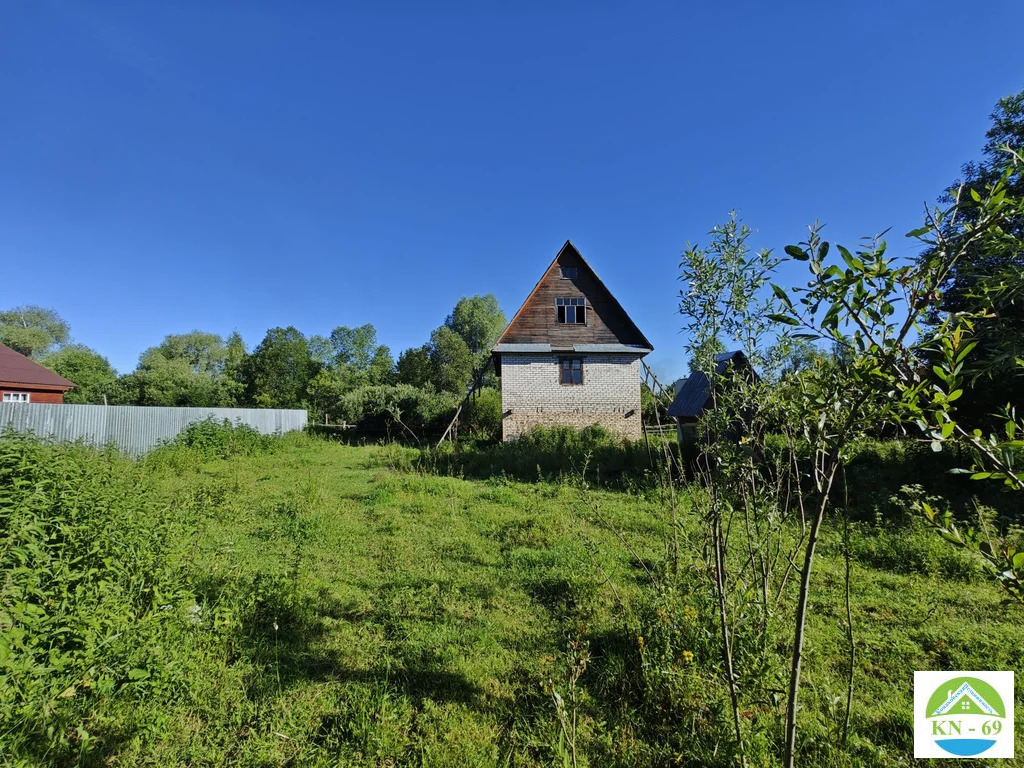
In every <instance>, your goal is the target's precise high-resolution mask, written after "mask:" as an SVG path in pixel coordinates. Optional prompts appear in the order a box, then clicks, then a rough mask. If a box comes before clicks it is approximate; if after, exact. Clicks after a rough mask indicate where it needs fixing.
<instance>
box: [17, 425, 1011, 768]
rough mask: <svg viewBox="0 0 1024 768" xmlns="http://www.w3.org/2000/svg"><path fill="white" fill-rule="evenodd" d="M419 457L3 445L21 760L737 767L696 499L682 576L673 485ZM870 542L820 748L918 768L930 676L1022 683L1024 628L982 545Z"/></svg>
mask: <svg viewBox="0 0 1024 768" xmlns="http://www.w3.org/2000/svg"><path fill="white" fill-rule="evenodd" d="M204 429H205V428H204ZM218 429H220V428H218ZM183 442H185V441H183ZM414 453H415V450H414V449H409V448H402V447H398V446H396V447H394V448H390V449H384V448H374V447H350V446H345V445H340V444H338V443H335V442H327V441H320V440H315V439H311V438H308V437H302V436H291V437H287V438H279V439H277V440H276V442H275V444H274V445H273V448H272V452H269V453H268V452H257V453H251V454H247V455H243V454H242V453H236V454H235V455H233V456H232V458H230V459H228V460H223V459H212V460H210V461H202V460H198V459H197V456H196V454H195V450H194V448H190V447H188V446H186V445H176V446H168V447H166V448H164V449H162V450H160V451H158V452H156V453H154V454H152V455H151V456H149V457H147V458H145V459H143V460H140V461H138V462H132V461H129V460H127V459H124V458H122V457H120V456H118V455H116V454H112V453H108V452H102V451H95V450H91V449H86V448H81V447H77V446H52V445H44V444H39V443H35V442H32V441H29V440H25V439H21V438H16V439H12V438H5V439H4V440H2V441H0V454H2V459H0V472H2V473H3V474H2V480H3V482H2V483H0V489H3V490H2V491H0V516H2V517H0V519H2V521H3V528H2V533H3V537H4V549H3V552H4V558H5V562H4V566H5V572H6V573H8V574H11V576H10V577H8V578H7V580H6V581H5V582H4V592H3V595H2V601H0V605H2V614H0V615H2V621H3V633H2V637H3V638H4V643H5V645H4V646H3V649H4V652H3V656H2V660H0V664H2V666H0V675H2V678H3V679H2V680H0V690H3V691H4V694H3V696H4V698H3V699H2V709H0V734H3V735H2V736H0V740H2V745H3V749H2V750H0V751H2V753H3V755H4V756H5V759H6V761H7V764H21V765H40V766H41V765H47V766H53V765H56V766H60V765H86V766H88V765H103V764H108V763H111V762H113V763H115V764H122V765H137V764H161V765H175V764H180V765H236V766H255V765H285V764H293V765H310V766H316V765H323V766H338V765H342V766H344V765H351V766H363V765H389V764H390V765H424V766H426V765H430V766H464V765H479V766H488V765H492V766H499V765H500V766H505V765H517V766H547V765H552V764H562V763H563V762H564V761H571V760H572V759H573V755H575V760H576V763H577V765H581V766H583V765H590V766H597V765H600V766H637V767H638V768H639V766H650V765H666V764H674V763H676V762H679V761H680V760H681V761H683V762H692V763H697V764H702V765H723V766H724V765H731V764H732V757H731V751H730V749H729V748H728V744H729V743H730V741H731V737H730V733H731V730H732V726H731V717H730V715H729V705H728V701H729V699H728V690H727V687H726V685H725V683H724V678H723V677H722V675H721V660H720V655H719V654H718V652H717V649H716V645H715V641H714V638H715V637H716V634H717V626H718V618H717V609H716V607H715V602H714V600H713V599H711V597H712V596H711V594H710V593H708V592H707V591H705V590H704V589H703V587H702V583H703V579H704V578H705V576H706V574H705V572H704V568H705V567H706V566H705V565H704V564H703V562H704V561H703V558H702V555H701V554H700V551H699V543H698V542H699V541H700V537H701V529H702V522H701V520H700V519H699V518H697V517H695V515H694V514H693V512H692V511H691V510H692V509H693V508H692V507H691V506H690V504H691V502H690V501H687V500H685V499H684V500H683V502H682V503H683V514H682V515H681V523H680V525H681V536H682V541H683V550H682V558H681V566H680V571H679V576H678V577H673V576H671V573H670V569H669V563H670V560H669V559H666V551H665V539H666V536H667V533H668V530H669V521H668V520H667V519H666V515H665V511H664V509H663V506H662V503H661V500H660V495H659V492H658V491H657V489H655V488H652V489H649V490H647V491H644V492H639V493H638V492H611V491H597V490H591V489H588V488H587V487H586V486H584V485H581V484H580V483H579V482H578V480H572V481H566V482H560V483H549V482H542V483H535V482H527V483H521V482H516V481H510V480H501V479H495V480H490V481H472V480H460V479H456V478H451V477H444V476H435V475H429V474H426V475H425V474H420V473H419V472H417V471H415V469H414V468H411V467H409V465H408V463H407V462H408V459H409V456H410V454H414ZM403 466H405V467H406V469H401V467H403ZM391 467H396V468H394V469H392V468H391ZM858 526H859V527H857V528H854V529H853V530H852V531H851V541H853V542H854V545H853V547H852V570H853V591H852V606H853V615H854V616H855V622H856V628H857V635H858V643H859V647H860V648H861V654H860V655H859V656H858V659H859V660H858V664H857V667H856V679H857V684H858V691H861V692H862V693H860V694H859V695H858V697H857V698H856V699H855V701H854V706H853V711H852V719H851V737H850V740H849V743H848V744H847V746H845V747H843V746H840V745H839V743H838V742H837V740H836V738H835V736H836V731H835V729H836V723H837V720H836V716H835V715H836V709H835V708H836V703H835V702H834V697H835V695H836V691H837V690H841V689H842V686H843V679H844V675H845V670H846V646H845V639H844V633H843V630H842V625H841V623H840V622H837V617H836V616H835V614H834V612H833V610H832V609H828V610H824V609H823V610H821V611H819V612H818V613H816V614H812V615H811V616H810V617H809V624H808V642H809V645H810V647H812V648H813V649H814V653H813V655H812V656H810V657H809V658H808V660H807V672H808V679H809V680H812V681H813V682H812V683H810V684H809V686H810V687H809V692H808V693H807V694H806V696H805V699H804V707H805V709H804V720H803V723H804V724H803V733H804V735H803V737H802V740H801V744H802V749H803V750H804V755H805V760H806V761H807V762H808V763H809V764H815V765H836V766H839V765H844V766H845V765H849V766H852V765H858V766H859V765H878V766H892V765H908V764H909V763H910V759H909V757H908V755H909V753H910V744H911V741H910V738H911V737H910V731H909V712H910V688H909V686H908V684H907V680H908V679H909V675H910V673H911V671H912V670H914V669H929V668H946V667H949V668H965V669H971V668H979V667H986V668H987V667H989V666H994V667H999V668H1015V667H1019V665H1020V663H1021V661H1022V657H1021V650H1020V649H1021V648H1024V627H1022V625H1021V623H1020V621H1019V620H1018V617H1016V615H1015V614H1014V613H1012V612H1009V611H1007V610H1006V608H1004V607H1002V606H1001V604H1000V601H1001V593H1000V590H999V588H998V587H997V586H995V585H994V584H993V583H992V582H991V581H990V580H989V579H988V578H987V577H986V576H985V573H984V571H983V568H982V565H981V564H980V563H979V562H978V561H977V560H975V559H974V558H972V557H971V556H970V555H968V554H966V553H962V552H957V551H956V550H953V549H951V548H949V547H948V546H947V545H946V544H945V543H944V542H942V541H941V540H939V539H938V538H936V537H934V536H933V535H932V534H931V533H930V532H929V531H928V530H924V529H920V528H903V529H900V530H898V531H896V530H892V529H890V528H889V527H886V526H876V525H875V524H873V523H863V524H858ZM844 551H845V545H844V538H843V532H842V528H841V526H831V525H826V526H824V529H823V531H822V536H821V543H820V550H819V557H820V573H821V574H822V576H821V579H820V584H819V592H818V597H817V598H816V599H817V600H819V601H820V604H821V605H822V606H839V605H841V604H842V600H843V579H842V575H841V574H842V571H843V553H844ZM781 599H782V600H783V604H784V605H788V604H790V602H791V601H792V599H793V595H792V593H787V594H784V595H783V596H782V597H781ZM736 654H737V658H738V660H739V663H738V664H737V670H738V674H740V675H741V678H740V684H741V686H748V685H751V684H752V681H753V679H754V678H755V677H757V676H761V675H763V676H765V677H766V679H767V680H769V681H772V680H776V681H777V680H778V673H779V670H780V669H782V660H783V659H782V656H781V655H780V654H781V650H780V649H779V648H777V647H773V646H771V645H768V646H764V645H763V644H748V643H746V642H740V643H738V645H737V647H736ZM556 694H557V698H556ZM559 702H560V703H559ZM740 714H741V717H742V719H743V723H744V728H745V731H746V732H747V733H748V739H749V747H748V750H747V755H748V759H749V761H750V762H751V764H763V765H769V764H773V763H774V762H775V760H776V756H777V754H778V723H779V718H780V717H781V714H782V710H781V708H780V702H779V701H778V700H777V699H773V698H772V697H771V695H769V696H768V697H767V698H765V699H764V700H763V701H760V702H750V703H749V704H747V705H745V708H744V709H743V710H742V711H741V713H740ZM1020 724H1021V720H1020V718H1018V726H1019V725H1020Z"/></svg>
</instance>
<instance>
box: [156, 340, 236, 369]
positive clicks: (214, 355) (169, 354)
mask: <svg viewBox="0 0 1024 768" xmlns="http://www.w3.org/2000/svg"><path fill="white" fill-rule="evenodd" d="M154 351H156V352H158V353H159V354H160V355H162V356H163V357H165V358H167V359H168V360H181V361H183V362H184V363H186V364H187V365H188V366H189V368H191V369H192V371H194V372H195V373H199V374H205V375H207V376H218V375H220V374H221V373H223V371H224V366H225V364H226V363H227V356H228V350H227V346H226V345H225V344H224V339H222V338H221V337H220V336H218V335H217V334H215V333H205V332H203V331H198V330H196V331H190V332H189V333H178V334H170V335H168V336H165V337H164V340H163V341H162V342H160V345H159V346H157V347H155V348H154Z"/></svg>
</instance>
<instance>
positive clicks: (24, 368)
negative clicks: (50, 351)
mask: <svg viewBox="0 0 1024 768" xmlns="http://www.w3.org/2000/svg"><path fill="white" fill-rule="evenodd" d="M74 386H75V382H73V381H68V380H67V379H65V378H64V377H63V376H58V375H57V374H56V373H54V372H53V371H51V370H50V369H49V368H44V367H43V366H41V365H40V364H39V363H37V362H35V361H34V360H30V359H29V358H27V357H25V356H24V355H22V354H19V353H18V352H15V351H14V350H13V349H11V348H10V347H5V346H4V345H3V344H0V402H4V403H63V402H64V393H65V392H67V391H68V390H69V389H71V388H72V387H74Z"/></svg>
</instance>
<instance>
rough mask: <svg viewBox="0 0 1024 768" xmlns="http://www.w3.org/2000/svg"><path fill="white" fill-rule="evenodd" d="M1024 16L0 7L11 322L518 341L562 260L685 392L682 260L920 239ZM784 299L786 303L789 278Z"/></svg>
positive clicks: (131, 353)
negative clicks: (513, 327) (469, 300)
mask: <svg viewBox="0 0 1024 768" xmlns="http://www.w3.org/2000/svg"><path fill="white" fill-rule="evenodd" d="M1019 12H1020V6H1019V3H1018V2H1010V1H1007V2H998V1H993V2H985V3H962V2H957V3H953V2H917V3H898V2H886V3H874V2H858V3H848V4H839V3H785V4H782V3H764V2H752V3H701V4H697V3H669V4H664V5H660V4H636V3H631V4H627V3H605V2H595V3H583V2H575V1H574V2H558V1H557V0H556V2H553V3H534V2H517V3H512V2H500V3H497V2H486V1H484V2H473V3H469V2H466V3H457V4H445V3H440V2H436V3H415V4H413V3H401V2H398V3H383V4H382V3H373V4H371V3H362V4H352V5H346V4H342V3H333V2H331V3H328V2H324V3H313V2H304V3H281V2H275V3H269V2H268V3H261V2H253V1H252V0H249V1H247V2H237V3H234V2H217V3H210V2H199V1H196V2H185V1H184V0H181V1H178V2H174V3H156V2H151V3H141V2H140V3H130V2H118V3H105V2H91V3H88V4H87V3H79V2H38V1H36V0H32V1H30V0H0V18H2V22H0V103H2V104H3V108H2V110H0V261H2V263H3V264H4V267H5V268H4V269H3V270H2V277H0V307H8V306H13V305H17V304H28V303H31V304H41V305H44V306H50V307H54V308H55V309H57V310H58V311H59V312H60V313H61V314H62V315H63V316H64V317H65V318H66V319H67V320H68V321H69V322H70V323H71V326H72V333H73V335H74V337H75V339H76V340H78V341H80V342H82V343H85V344H87V345H89V346H91V347H94V348H95V349H97V350H99V351H100V352H102V353H103V354H105V355H106V356H108V358H109V359H110V360H111V362H112V363H113V364H114V365H115V367H117V368H118V369H119V370H121V371H127V370H130V369H131V368H133V367H134V365H135V363H136V361H137V358H138V355H139V353H140V352H141V351H142V350H143V349H144V348H146V347H148V346H151V345H153V344H156V343H158V342H159V341H160V340H161V338H162V337H163V336H164V335H165V334H167V333H173V332H184V331H187V330H190V329H193V328H200V329H203V330H208V331H214V332H218V333H222V334H226V333H228V332H230V331H231V330H233V329H237V330H239V331H240V332H241V333H242V335H243V337H244V338H245V340H246V342H247V343H248V344H249V346H250V348H251V347H252V346H253V345H255V344H256V343H258V342H259V340H260V339H261V338H262V336H263V334H264V332H265V331H266V329H267V328H269V327H272V326H276V325H295V326H296V327H298V328H299V329H300V330H302V331H303V332H304V333H306V334H313V333H326V332H328V331H330V329H331V328H333V327H334V326H336V325H358V324H361V323H365V322H371V323H373V324H374V325H375V326H376V327H377V329H378V333H379V338H380V340H381V341H382V342H384V343H386V344H388V345H390V346H391V347H392V349H393V351H395V353H396V354H397V352H398V351H399V350H401V349H403V348H405V347H409V346H414V345H419V344H421V343H423V342H424V341H425V340H426V338H427V336H428V334H429V333H430V331H431V330H432V329H433V328H435V327H436V326H437V325H439V324H440V323H441V322H442V321H443V320H444V318H445V315H446V314H447V313H448V312H449V311H450V309H451V307H452V306H453V305H454V303H455V302H456V301H457V300H458V298H459V297H460V296H463V295H468V294H473V293H488V292H493V293H495V294H496V295H497V297H498V299H499V301H500V302H501V305H502V307H503V308H504V309H505V311H506V313H507V314H509V315H510V316H511V314H512V313H513V312H515V310H516V309H517V308H518V306H519V304H520V303H521V302H522V300H523V299H524V298H525V297H526V294H527V293H528V292H529V290H530V288H532V286H533V284H534V282H535V281H536V279H537V278H538V276H539V274H540V271H541V270H542V269H543V268H544V267H545V266H546V265H547V264H548V263H549V261H550V260H551V258H552V257H553V256H554V254H555V253H556V252H557V250H558V249H559V247H560V246H561V245H562V243H563V242H564V241H565V240H566V238H571V239H572V240H573V242H574V243H575V244H576V245H577V246H578V247H579V248H580V250H581V251H582V252H583V254H584V256H586V257H587V258H588V260H589V261H590V262H591V264H592V265H593V266H594V267H595V269H596V270H597V271H598V273H599V274H600V275H601V276H602V278H603V279H604V280H605V282H606V283H607V284H608V286H609V287H610V288H611V290H612V291H613V292H614V293H615V294H616V295H617V297H618V298H619V300H620V301H621V302H622V304H623V305H624V306H625V307H626V309H627V311H629V312H630V314H631V315H632V316H633V318H634V320H636V322H637V324H638V325H639V326H640V328H641V329H642V330H643V331H644V333H645V334H646V335H647V336H648V337H649V338H650V339H651V340H652V342H653V343H654V345H655V346H656V348H657V349H656V351H655V353H654V354H653V355H652V356H651V358H650V359H649V360H650V362H651V363H652V364H653V365H654V367H655V369H656V370H657V371H658V372H659V373H660V374H662V375H663V376H665V377H666V378H669V379H671V378H673V377H675V376H676V375H678V374H681V373H682V372H684V370H685V368H686V363H685V359H686V356H685V354H684V352H683V349H682V347H683V343H684V339H683V338H682V337H681V335H680V334H679V332H678V328H679V326H680V318H679V317H678V315H676V314H675V312H676V293H677V291H678V284H677V281H676V275H677V267H678V261H679V253H680V252H681V250H682V248H683V246H684V245H685V243H686V242H687V241H701V240H702V239H703V238H704V233H706V232H707V230H709V229H710V228H711V227H712V226H713V225H714V224H715V223H717V222H720V221H723V220H724V219H725V218H726V216H727V215H728V212H729V211H730V210H731V209H733V208H737V209H739V210H740V212H741V215H742V216H743V218H744V220H745V221H746V222H747V223H748V224H750V225H751V226H752V227H754V228H755V229H756V230H757V235H756V237H755V239H754V243H755V245H757V246H763V247H771V248H779V249H781V248H782V246H784V245H786V244H787V243H791V242H796V241H798V240H800V239H801V237H802V236H803V235H804V234H805V231H806V230H805V227H806V225H807V224H808V223H810V222H811V221H813V220H815V219H820V220H821V221H823V222H825V223H826V224H827V229H826V233H827V234H828V235H829V237H831V238H832V239H835V240H839V241H841V242H850V241H853V240H855V239H856V238H858V237H860V236H862V235H867V234H873V233H874V232H877V231H881V230H883V229H885V228H886V227H890V226H891V227H893V236H892V237H891V238H890V242H891V247H893V248H895V249H897V252H898V253H904V252H905V253H907V254H910V253H912V252H913V248H912V245H911V244H910V242H909V241H906V240H904V239H903V238H902V233H903V232H906V231H908V230H910V229H912V228H914V227H915V226H917V225H918V223H919V221H920V215H921V211H922V205H923V203H924V202H925V201H931V200H933V199H934V198H935V196H936V195H937V194H938V193H939V192H940V190H941V189H942V188H943V187H944V186H945V185H946V184H948V183H949V182H950V181H952V180H953V179H954V178H956V176H957V174H958V169H959V167H960V165H961V164H962V163H963V162H965V161H967V160H970V159H973V158H976V157H977V156H978V153H979V150H980V147H981V145H982V143H983V141H984V136H983V134H984V132H985V129H986V127H987V123H988V119H987V116H988V114H989V112H990V111H991V109H992V107H993V106H994V104H995V102H996V101H997V99H999V98H1000V97H1001V96H1004V95H1007V94H1009V93H1011V92H1015V91H1017V90H1020V89H1021V88H1022V87H1024V56H1021V54H1020V51H1019V50H1016V49H1015V46H1016V45H1017V42H1016V40H1015V39H1014V38H1013V37H1012V35H1011V33H1010V32H1009V28H1010V27H1009V26H1008V25H1011V24H1012V20H1013V19H1014V18H1015V17H1017V16H1018V15H1019ZM783 277H784V279H783V282H786V278H787V277H793V276H792V275H790V276H783Z"/></svg>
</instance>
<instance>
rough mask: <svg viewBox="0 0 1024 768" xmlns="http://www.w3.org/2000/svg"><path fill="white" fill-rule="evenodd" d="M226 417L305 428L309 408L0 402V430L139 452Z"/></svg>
mask: <svg viewBox="0 0 1024 768" xmlns="http://www.w3.org/2000/svg"><path fill="white" fill-rule="evenodd" d="M207 418H213V419H215V420H217V421H223V420H224V419H227V420H228V421H230V422H232V423H234V424H247V425H249V426H250V427H252V428H253V429H255V430H257V431H258V432H262V433H263V434H265V435H271V434H274V433H277V432H291V431H293V430H300V429H304V428H305V426H306V411H302V410H284V409H270V408H161V407H155V406H154V407H149V406H142V405H65V404H62V403H0V432H3V431H4V430H5V429H7V428H8V427H13V428H14V429H15V430H16V431H18V432H31V433H33V434H35V435H37V436H38V437H44V438H48V439H51V440H58V441H69V442H73V441H76V440H82V441H84V442H86V443H91V444H92V445H97V446H104V445H107V444H109V443H114V444H115V445H116V446H117V447H118V448H120V449H121V450H122V451H124V452H125V453H128V454H130V455H132V456H139V455H141V454H143V453H145V452H146V451H148V450H150V449H152V448H155V447H156V446H157V445H159V444H160V443H161V442H162V441H164V440H171V439H173V438H174V437H176V436H177V434H178V433H179V432H181V431H182V430H183V429H185V427H187V426H188V425H189V424H193V423H195V422H197V421H202V420H203V419H207Z"/></svg>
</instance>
